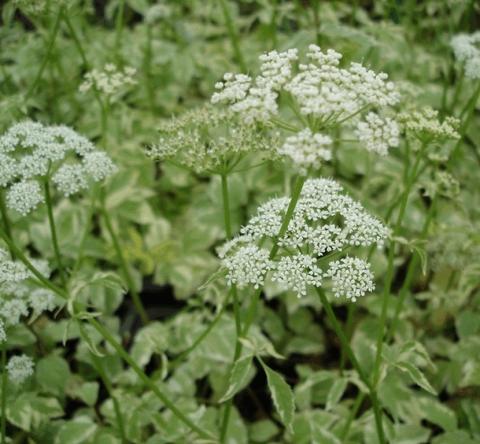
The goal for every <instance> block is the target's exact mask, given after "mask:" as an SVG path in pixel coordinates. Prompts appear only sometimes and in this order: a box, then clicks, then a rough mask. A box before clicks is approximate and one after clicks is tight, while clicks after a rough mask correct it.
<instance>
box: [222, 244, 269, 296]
mask: <svg viewBox="0 0 480 444" xmlns="http://www.w3.org/2000/svg"><path fill="white" fill-rule="evenodd" d="M223 265H224V266H225V268H226V269H227V270H228V274H227V281H228V284H229V285H232V284H236V285H238V286H239V287H240V288H241V287H245V286H247V285H252V286H253V287H254V288H259V287H261V286H262V285H263V283H264V281H265V275H266V273H267V272H268V271H269V270H270V269H271V268H272V263H271V261H270V259H269V252H268V250H265V249H262V248H258V247H257V246H256V245H250V244H249V245H246V246H243V247H240V248H239V249H238V250H237V251H236V252H235V253H234V254H232V255H231V256H227V257H226V258H224V259H223Z"/></svg>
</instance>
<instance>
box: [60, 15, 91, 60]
mask: <svg viewBox="0 0 480 444" xmlns="http://www.w3.org/2000/svg"><path fill="white" fill-rule="evenodd" d="M63 18H64V20H65V23H66V24H67V28H68V30H69V31H70V35H71V36H72V39H73V42H74V43H75V46H76V48H77V51H78V53H79V54H80V58H81V59H82V63H83V65H84V66H85V67H86V68H89V63H88V60H87V56H86V55H85V51H84V50H83V47H82V43H81V42H80V39H79V38H78V35H77V33H76V32H75V28H74V27H73V24H72V21H71V20H70V17H69V15H68V14H65V15H64V17H63Z"/></svg>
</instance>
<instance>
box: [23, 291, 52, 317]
mask: <svg viewBox="0 0 480 444" xmlns="http://www.w3.org/2000/svg"><path fill="white" fill-rule="evenodd" d="M55 299H56V298H55V294H54V293H53V292H52V291H50V290H47V289H45V288H37V289H35V290H33V291H32V292H31V293H30V297H29V299H28V302H29V305H30V308H31V309H32V310H33V312H34V313H36V314H40V313H42V312H44V311H52V310H54V309H55V307H56V306H57V304H56V301H55Z"/></svg>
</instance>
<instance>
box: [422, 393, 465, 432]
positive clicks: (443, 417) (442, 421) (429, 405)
mask: <svg viewBox="0 0 480 444" xmlns="http://www.w3.org/2000/svg"><path fill="white" fill-rule="evenodd" d="M418 403H419V405H420V408H421V410H422V414H423V417H424V418H425V419H426V420H428V421H430V422H431V423H433V424H436V425H438V426H439V427H441V428H442V429H443V430H445V431H446V432H450V431H453V430H456V428H457V417H456V416H455V412H454V411H453V410H451V409H450V408H448V407H447V406H446V405H444V404H441V403H440V402H438V401H437V400H435V399H430V398H422V399H418Z"/></svg>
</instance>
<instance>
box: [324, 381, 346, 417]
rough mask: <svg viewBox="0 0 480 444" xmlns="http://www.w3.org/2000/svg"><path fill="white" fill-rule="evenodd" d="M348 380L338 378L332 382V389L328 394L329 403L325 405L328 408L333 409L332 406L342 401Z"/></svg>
mask: <svg viewBox="0 0 480 444" xmlns="http://www.w3.org/2000/svg"><path fill="white" fill-rule="evenodd" d="M347 385H348V380H347V379H346V378H339V379H336V380H335V382H334V383H333V384H332V387H331V389H330V391H329V392H328V396H327V403H326V405H325V409H326V410H331V408H332V407H333V406H334V405H335V404H337V403H338V401H340V399H341V398H342V396H343V393H344V392H345V389H346V388H347Z"/></svg>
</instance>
